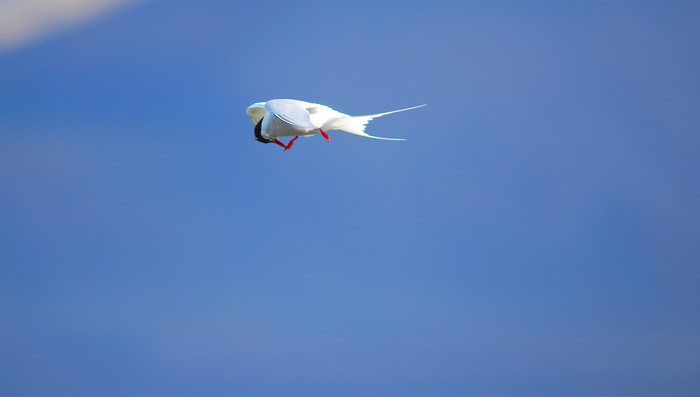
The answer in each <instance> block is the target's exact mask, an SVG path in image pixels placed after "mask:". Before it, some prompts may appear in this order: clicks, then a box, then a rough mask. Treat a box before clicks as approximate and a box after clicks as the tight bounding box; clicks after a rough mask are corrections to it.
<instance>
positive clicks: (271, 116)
mask: <svg viewBox="0 0 700 397" xmlns="http://www.w3.org/2000/svg"><path fill="white" fill-rule="evenodd" d="M421 106H425V105H420V106H414V107H410V108H406V109H400V110H394V111H391V112H385V113H377V114H372V115H367V116H350V115H348V114H345V113H341V112H339V111H337V110H333V109H331V108H330V107H328V106H326V105H321V104H318V103H311V102H305V101H299V100H296V99H272V100H269V101H267V102H257V103H254V104H252V105H250V106H249V107H248V109H247V110H246V112H247V113H248V116H249V117H250V119H251V120H252V121H253V124H255V138H256V139H257V140H258V141H260V142H263V143H276V144H278V145H280V146H282V147H284V148H285V150H287V149H289V148H291V147H292V144H293V143H294V141H295V140H296V139H297V137H300V136H305V137H308V136H312V135H316V134H321V135H323V137H324V138H326V140H328V141H329V142H330V137H329V136H328V134H327V133H326V131H329V130H338V131H343V132H346V133H348V134H353V135H359V136H364V137H367V138H374V139H385V140H397V141H400V140H403V139H396V138H381V137H377V136H372V135H369V134H366V133H365V132H364V130H365V126H366V125H367V123H368V122H369V121H370V120H372V119H374V118H377V117H380V116H384V115H387V114H390V113H396V112H402V111H404V110H410V109H415V108H417V107H421ZM287 136H293V137H294V139H292V140H291V141H290V142H289V143H288V144H286V145H285V144H283V143H282V142H280V140H279V139H278V138H280V137H287Z"/></svg>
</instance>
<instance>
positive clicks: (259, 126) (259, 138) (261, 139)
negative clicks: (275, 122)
mask: <svg viewBox="0 0 700 397" xmlns="http://www.w3.org/2000/svg"><path fill="white" fill-rule="evenodd" d="M263 118H264V117H263ZM262 122H263V119H260V121H258V124H255V129H254V131H255V140H257V141H258V142H262V143H271V142H273V141H271V140H269V139H266V138H265V137H264V136H263V134H262Z"/></svg>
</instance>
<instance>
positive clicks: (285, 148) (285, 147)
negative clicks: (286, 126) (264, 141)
mask: <svg viewBox="0 0 700 397" xmlns="http://www.w3.org/2000/svg"><path fill="white" fill-rule="evenodd" d="M272 142H274V143H276V144H278V145H280V146H282V147H283V148H284V150H287V145H285V144H284V143H282V142H280V140H279V139H275V140H274V141H272Z"/></svg>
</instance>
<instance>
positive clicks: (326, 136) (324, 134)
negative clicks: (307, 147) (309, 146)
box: [319, 128, 331, 142]
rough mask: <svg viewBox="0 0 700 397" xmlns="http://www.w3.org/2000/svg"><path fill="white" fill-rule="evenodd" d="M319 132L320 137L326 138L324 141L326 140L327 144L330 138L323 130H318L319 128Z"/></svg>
mask: <svg viewBox="0 0 700 397" xmlns="http://www.w3.org/2000/svg"><path fill="white" fill-rule="evenodd" d="M319 131H321V135H323V137H324V138H326V140H327V141H328V142H330V141H331V137H329V136H328V134H326V131H324V130H322V129H320V128H319Z"/></svg>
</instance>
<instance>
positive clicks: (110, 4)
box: [0, 0, 145, 52]
mask: <svg viewBox="0 0 700 397" xmlns="http://www.w3.org/2000/svg"><path fill="white" fill-rule="evenodd" d="M143 1H145V0H0V52H3V51H7V50H10V49H13V48H18V47H21V46H23V45H25V44H28V43H31V42H33V41H36V40H40V39H41V38H43V37H47V36H49V35H51V34H53V33H57V32H60V31H62V30H64V29H68V28H70V27H72V26H76V25H80V24H82V23H86V22H89V21H90V20H93V19H95V18H98V17H100V16H103V15H105V14H108V13H109V12H111V11H114V10H117V9H119V8H120V7H122V6H125V5H128V4H133V3H138V2H143Z"/></svg>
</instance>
